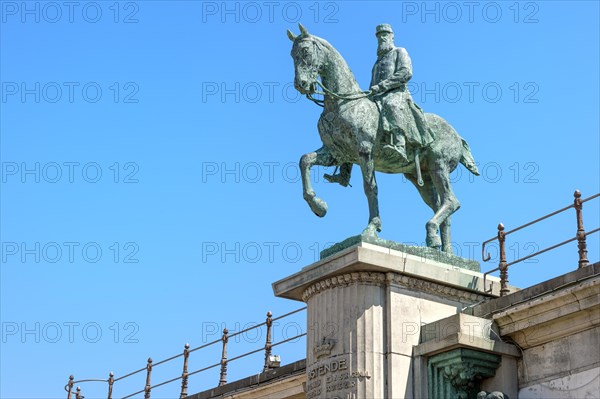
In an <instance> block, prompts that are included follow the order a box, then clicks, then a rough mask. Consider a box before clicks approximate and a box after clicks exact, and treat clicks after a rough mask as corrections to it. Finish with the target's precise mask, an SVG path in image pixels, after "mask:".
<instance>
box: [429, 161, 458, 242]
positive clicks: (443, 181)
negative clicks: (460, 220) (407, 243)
mask: <svg viewBox="0 0 600 399" xmlns="http://www.w3.org/2000/svg"><path fill="white" fill-rule="evenodd" d="M431 170H433V172H431V179H432V181H433V184H434V186H435V189H436V191H437V192H438V195H439V198H440V207H439V208H438V210H437V211H436V212H435V214H434V215H433V217H432V218H431V219H430V220H429V222H427V227H426V228H427V246H430V247H440V246H442V247H443V248H442V249H443V250H444V251H445V252H449V253H451V252H452V247H451V246H450V220H449V218H450V215H452V214H453V213H454V212H456V210H458V208H460V203H459V202H458V200H457V199H456V197H455V196H454V192H453V191H452V186H451V185H450V173H449V171H448V167H447V165H446V164H442V163H441V162H436V164H435V167H434V168H431ZM440 225H443V226H442V236H445V240H447V242H446V243H443V242H442V240H441V239H440V236H439V234H438V229H439V228H440ZM442 244H445V245H442Z"/></svg>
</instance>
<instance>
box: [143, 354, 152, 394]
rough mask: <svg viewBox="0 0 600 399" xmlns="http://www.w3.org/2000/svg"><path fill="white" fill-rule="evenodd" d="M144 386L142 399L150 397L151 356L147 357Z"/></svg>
mask: <svg viewBox="0 0 600 399" xmlns="http://www.w3.org/2000/svg"><path fill="white" fill-rule="evenodd" d="M146 370H147V371H146V387H145V388H144V399H150V389H151V385H150V375H151V374H152V358H151V357H149V358H148V364H147V365H146Z"/></svg>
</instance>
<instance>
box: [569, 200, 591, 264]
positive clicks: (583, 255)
mask: <svg viewBox="0 0 600 399" xmlns="http://www.w3.org/2000/svg"><path fill="white" fill-rule="evenodd" d="M573 196H574V197H575V200H574V207H575V213H576V215H577V248H578V249H579V269H581V268H582V267H586V266H588V265H589V264H590V261H589V260H588V257H587V243H586V237H585V229H584V228H583V202H582V201H581V191H579V190H575V193H574V194H573Z"/></svg>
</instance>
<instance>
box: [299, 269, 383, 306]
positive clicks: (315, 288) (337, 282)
mask: <svg viewBox="0 0 600 399" xmlns="http://www.w3.org/2000/svg"><path fill="white" fill-rule="evenodd" d="M358 283H360V284H371V285H385V284H386V275H385V274H384V273H377V272H355V273H345V274H340V275H338V276H333V277H328V278H326V279H324V280H321V281H319V282H317V283H315V284H312V285H310V286H309V287H308V288H307V289H306V290H304V292H303V293H302V300H303V301H304V302H307V301H308V300H309V299H310V298H311V297H312V296H313V295H315V294H318V293H320V292H322V291H325V290H328V289H331V288H337V287H348V286H350V285H353V284H358Z"/></svg>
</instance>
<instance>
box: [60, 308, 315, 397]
mask: <svg viewBox="0 0 600 399" xmlns="http://www.w3.org/2000/svg"><path fill="white" fill-rule="evenodd" d="M303 310H306V307H303V308H300V309H296V310H294V311H292V312H289V313H286V314H284V315H282V316H279V317H276V318H273V314H272V313H271V312H267V319H266V320H265V321H264V322H263V323H261V324H258V325H256V326H252V327H250V328H246V329H244V330H241V331H238V332H236V333H234V334H229V331H228V330H227V328H225V329H223V335H222V336H221V338H219V339H216V340H214V341H212V342H209V343H207V344H204V345H201V346H198V347H196V348H193V349H190V344H185V346H184V349H183V352H182V353H180V354H177V355H174V356H171V357H169V358H167V359H164V360H161V361H159V362H156V363H153V361H152V358H148V361H147V363H146V366H145V367H143V368H140V369H139V370H135V371H133V372H131V373H128V374H125V375H123V376H121V377H118V378H115V376H114V373H113V372H110V373H109V377H108V379H84V380H77V381H76V380H75V377H73V375H71V376H69V382H67V384H66V385H65V391H66V392H67V399H73V394H75V398H74V399H83V398H84V396H83V394H82V392H81V387H79V386H77V387H76V388H75V389H73V388H74V387H75V386H76V384H80V383H85V382H102V383H106V384H107V385H108V386H107V391H108V393H107V399H113V388H114V385H115V383H116V382H119V381H121V380H124V379H126V378H128V377H131V376H133V375H136V374H138V373H141V372H143V371H145V372H146V383H145V385H144V388H143V389H141V390H138V391H137V392H133V393H131V394H128V395H126V396H122V397H121V399H127V398H131V397H133V396H135V395H139V394H142V393H143V394H144V399H150V395H151V392H152V389H154V388H158V387H160V386H163V385H167V384H170V383H173V382H175V381H178V380H181V389H180V392H179V398H180V399H183V398H185V397H187V396H188V392H187V389H188V378H189V377H190V376H192V375H194V374H198V373H201V372H203V371H206V370H210V369H212V368H215V367H217V366H221V370H220V374H219V382H218V386H223V385H225V384H227V366H228V364H229V363H231V362H233V361H235V360H238V359H241V358H243V357H246V356H249V355H252V354H254V353H258V352H262V351H264V352H265V361H264V366H263V372H265V371H268V370H271V369H273V368H276V367H277V366H274V365H273V361H272V359H271V357H272V356H271V354H272V349H273V348H274V347H275V346H278V345H281V344H285V343H287V342H290V341H293V340H295V339H298V338H301V337H303V336H305V335H306V333H302V334H298V335H296V336H294V337H291V338H287V339H284V340H282V341H279V342H276V343H273V342H272V326H273V322H274V321H277V320H280V319H283V318H286V317H288V316H291V315H293V314H295V313H298V312H301V311H303ZM262 326H266V328H267V333H266V340H265V345H264V346H263V347H261V348H258V349H256V350H253V351H250V352H246V353H244V354H242V355H239V356H236V357H234V358H231V359H228V358H227V344H228V342H229V339H230V338H233V337H235V336H237V335H240V334H244V333H246V332H248V331H251V330H254V329H257V328H261V327H262ZM218 343H221V344H222V345H223V346H222V349H221V360H220V361H219V362H218V363H214V364H212V365H210V366H207V367H204V368H201V369H198V370H195V371H192V372H189V371H188V359H189V356H190V354H191V353H192V352H195V351H197V350H200V349H203V348H207V347H209V346H212V345H216V344H218ZM180 357H183V368H182V372H181V375H180V376H177V377H174V378H171V379H170V380H167V381H163V382H160V383H158V384H155V385H152V384H151V378H152V370H153V369H154V368H155V367H157V366H159V365H161V364H165V363H167V362H170V361H172V360H175V359H178V358H180Z"/></svg>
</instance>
